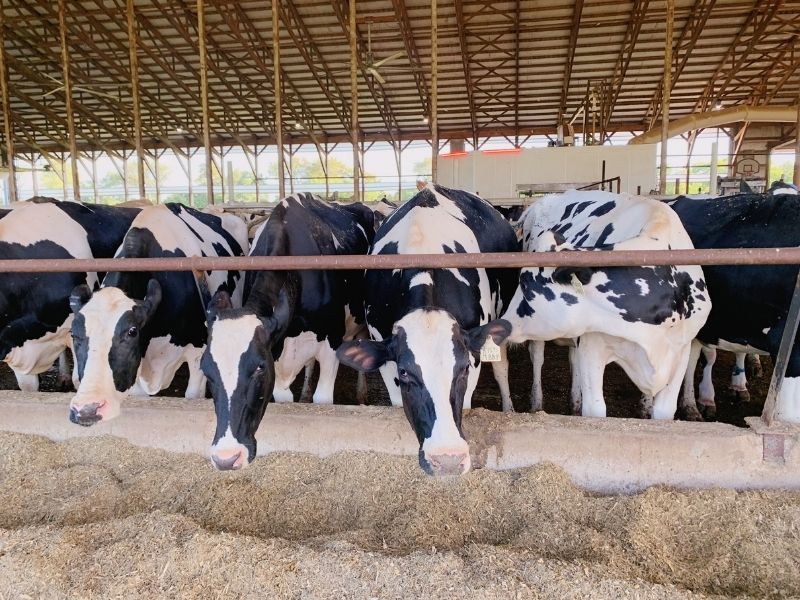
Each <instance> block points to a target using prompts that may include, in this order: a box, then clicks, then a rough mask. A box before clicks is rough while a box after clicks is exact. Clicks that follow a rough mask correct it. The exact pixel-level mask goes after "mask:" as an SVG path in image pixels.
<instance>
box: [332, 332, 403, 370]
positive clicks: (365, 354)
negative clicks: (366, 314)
mask: <svg viewBox="0 0 800 600" xmlns="http://www.w3.org/2000/svg"><path fill="white" fill-rule="evenodd" d="M391 340H392V338H391V337H390V338H388V339H386V340H383V341H382V342H375V341H372V340H355V341H352V342H344V343H342V345H341V346H339V349H338V350H337V351H336V358H338V359H339V362H341V363H342V364H345V365H347V366H348V367H352V368H353V369H355V370H356V371H374V370H375V369H379V368H380V367H382V366H383V365H384V364H385V363H386V362H387V361H390V360H394V355H393V353H392V350H391Z"/></svg>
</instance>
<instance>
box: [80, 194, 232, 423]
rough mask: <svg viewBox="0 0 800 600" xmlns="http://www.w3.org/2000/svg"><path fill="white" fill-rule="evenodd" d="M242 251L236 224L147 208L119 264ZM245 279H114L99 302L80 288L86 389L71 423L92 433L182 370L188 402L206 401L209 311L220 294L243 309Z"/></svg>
mask: <svg viewBox="0 0 800 600" xmlns="http://www.w3.org/2000/svg"><path fill="white" fill-rule="evenodd" d="M246 250H247V227H246V225H245V224H244V222H243V221H242V220H241V219H239V218H238V217H235V216H232V215H227V214H208V213H204V212H201V211H198V210H195V209H192V208H189V207H186V206H183V205H182V204H163V205H158V206H152V207H149V208H144V209H142V211H141V212H140V213H139V215H138V216H137V217H136V219H134V220H133V223H132V224H131V226H130V229H129V230H128V232H127V233H126V234H125V238H124V240H123V242H122V245H121V246H120V247H119V249H118V251H117V253H116V255H115V256H116V257H117V258H158V257H175V256H241V255H242V254H244V252H246ZM239 279H240V274H239V272H238V271H211V272H200V273H191V272H185V271H184V272H164V271H158V272H153V273H149V272H112V273H108V274H107V275H106V276H105V278H104V279H103V284H102V287H101V289H100V290H99V291H97V292H95V293H92V290H91V288H90V287H89V286H87V285H81V286H78V287H76V288H75V290H74V292H73V293H72V296H71V297H70V305H71V306H72V310H73V312H74V314H75V318H74V321H73V323H72V339H73V348H74V353H75V361H76V366H77V369H78V377H79V379H80V384H79V386H78V391H77V393H76V394H75V396H74V397H73V399H72V402H71V404H70V420H71V421H72V422H73V423H77V424H79V425H92V424H94V423H96V422H98V421H100V420H103V419H105V420H108V419H111V418H113V417H115V416H117V415H118V414H119V412H120V405H121V402H122V400H123V398H124V397H125V396H126V395H128V394H134V395H139V394H142V393H144V394H156V393H158V392H159V391H160V390H162V389H163V388H165V387H167V386H168V385H169V384H170V382H171V381H172V378H173V377H174V375H175V372H176V371H177V370H178V367H180V366H181V365H182V364H183V363H184V362H185V363H188V366H189V383H188V386H187V388H186V397H187V398H202V397H203V396H205V387H206V386H205V377H204V376H203V373H202V371H201V370H200V358H201V356H202V353H203V350H204V348H205V344H206V335H207V331H206V326H205V303H206V302H207V301H208V300H209V298H210V297H211V294H212V293H214V292H216V291H218V290H225V291H226V292H228V293H229V294H231V295H232V296H233V299H234V300H233V301H234V302H237V303H240V299H241V295H242V292H241V286H239V285H237V284H238V281H239Z"/></svg>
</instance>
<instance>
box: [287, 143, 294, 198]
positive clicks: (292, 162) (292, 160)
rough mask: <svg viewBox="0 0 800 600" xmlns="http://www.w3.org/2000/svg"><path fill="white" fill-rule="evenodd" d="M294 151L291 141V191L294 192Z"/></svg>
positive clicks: (289, 165)
mask: <svg viewBox="0 0 800 600" xmlns="http://www.w3.org/2000/svg"><path fill="white" fill-rule="evenodd" d="M294 153H295V150H294V148H293V147H292V144H291V142H290V143H289V164H288V167H289V193H290V194H294Z"/></svg>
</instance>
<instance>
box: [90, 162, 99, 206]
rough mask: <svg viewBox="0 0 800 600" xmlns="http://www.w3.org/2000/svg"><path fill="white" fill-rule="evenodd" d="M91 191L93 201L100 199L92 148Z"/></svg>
mask: <svg viewBox="0 0 800 600" xmlns="http://www.w3.org/2000/svg"><path fill="white" fill-rule="evenodd" d="M92 193H93V194H94V201H95V202H99V201H100V195H99V194H98V193H97V155H96V154H95V152H94V150H92Z"/></svg>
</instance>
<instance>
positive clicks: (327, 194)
mask: <svg viewBox="0 0 800 600" xmlns="http://www.w3.org/2000/svg"><path fill="white" fill-rule="evenodd" d="M324 162H325V164H324V165H322V166H323V170H324V171H325V200H328V198H330V196H331V180H330V177H329V176H328V142H325V161H324Z"/></svg>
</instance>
